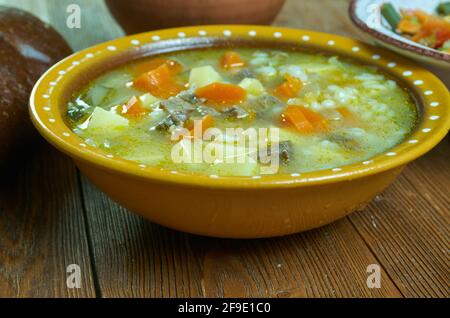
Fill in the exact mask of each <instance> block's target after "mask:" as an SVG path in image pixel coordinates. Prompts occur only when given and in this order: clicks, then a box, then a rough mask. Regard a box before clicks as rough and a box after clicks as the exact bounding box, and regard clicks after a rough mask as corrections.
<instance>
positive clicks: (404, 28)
mask: <svg viewBox="0 0 450 318" xmlns="http://www.w3.org/2000/svg"><path fill="white" fill-rule="evenodd" d="M420 28H421V26H420V24H418V23H414V22H413V21H411V20H410V19H405V18H404V19H402V20H400V22H399V23H398V25H397V31H399V33H400V32H401V33H407V34H416V33H417V32H419V31H420Z"/></svg>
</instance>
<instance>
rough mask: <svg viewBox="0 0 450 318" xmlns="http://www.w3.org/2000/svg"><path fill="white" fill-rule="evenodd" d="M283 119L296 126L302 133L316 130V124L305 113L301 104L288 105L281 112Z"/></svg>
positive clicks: (284, 121)
mask: <svg viewBox="0 0 450 318" xmlns="http://www.w3.org/2000/svg"><path fill="white" fill-rule="evenodd" d="M281 121H282V122H283V123H285V124H287V125H289V126H292V127H294V128H295V129H296V130H297V131H298V132H301V133H312V132H314V126H313V125H312V124H311V123H310V122H309V120H308V119H307V118H306V116H305V114H303V111H302V107H300V106H288V107H286V109H285V110H284V111H283V113H282V114H281Z"/></svg>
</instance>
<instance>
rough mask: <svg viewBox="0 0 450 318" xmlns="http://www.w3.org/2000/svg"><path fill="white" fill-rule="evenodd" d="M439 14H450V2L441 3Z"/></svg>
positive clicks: (438, 9)
mask: <svg viewBox="0 0 450 318" xmlns="http://www.w3.org/2000/svg"><path fill="white" fill-rule="evenodd" d="M437 12H438V13H440V14H442V15H448V14H450V2H441V3H440V4H439V5H438V7H437Z"/></svg>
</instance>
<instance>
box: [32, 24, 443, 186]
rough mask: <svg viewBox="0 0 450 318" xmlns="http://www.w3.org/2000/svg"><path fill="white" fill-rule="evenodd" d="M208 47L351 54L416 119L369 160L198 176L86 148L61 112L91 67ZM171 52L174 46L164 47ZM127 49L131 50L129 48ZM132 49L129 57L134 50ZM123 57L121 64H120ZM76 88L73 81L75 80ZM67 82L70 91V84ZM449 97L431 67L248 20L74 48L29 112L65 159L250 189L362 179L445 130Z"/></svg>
mask: <svg viewBox="0 0 450 318" xmlns="http://www.w3.org/2000/svg"><path fill="white" fill-rule="evenodd" d="M201 38H203V41H206V42H207V43H210V44H213V43H214V39H216V40H217V39H220V40H226V41H230V40H231V41H239V40H254V39H256V41H257V42H258V41H269V42H271V43H274V45H275V46H278V45H279V46H286V45H295V46H296V47H301V48H304V49H311V50H320V51H321V52H323V53H327V54H336V55H339V56H346V57H350V58H351V59H352V60H353V61H360V62H363V63H364V64H369V65H375V66H377V67H379V68H380V69H381V70H382V71H383V72H384V73H387V74H388V75H390V76H392V77H393V78H394V79H396V80H397V81H398V82H399V83H400V85H402V86H404V87H406V88H407V89H408V91H409V92H410V93H411V94H412V95H413V96H414V97H415V99H416V102H417V105H418V107H420V108H421V109H419V112H420V113H421V114H420V113H419V117H420V118H419V122H418V123H417V125H416V128H415V130H414V131H413V132H412V133H411V134H410V135H409V136H408V137H407V138H406V139H405V140H404V141H403V142H402V143H400V144H398V145H397V146H395V147H393V148H391V149H388V150H387V151H385V152H382V153H380V154H378V155H376V156H374V157H371V158H370V159H368V160H366V161H363V162H357V163H353V164H349V165H345V166H341V167H337V168H334V169H326V170H320V171H313V172H305V173H298V174H296V173H292V174H276V175H261V176H249V177H222V176H216V175H205V174H200V173H191V172H182V171H175V172H174V171H170V170H166V169H162V168H159V167H158V166H142V165H140V164H139V163H137V162H134V161H129V160H125V159H122V158H119V157H114V156H112V155H111V154H108V153H106V152H105V151H103V150H101V149H99V148H96V147H92V146H90V145H87V144H86V143H85V141H84V140H83V139H81V138H80V137H78V136H77V135H75V134H74V133H73V132H72V131H71V130H70V128H69V127H68V126H67V125H66V123H65V120H64V115H63V114H62V112H61V111H62V110H63V109H65V108H66V105H65V104H63V103H64V102H63V101H67V100H68V98H69V97H70V95H71V94H72V93H74V92H75V91H76V89H74V86H75V83H76V82H78V83H81V82H82V81H87V80H89V79H90V78H92V77H89V76H86V74H88V73H89V72H92V70H93V69H95V68H97V69H98V68H99V66H101V65H103V66H105V64H107V63H106V62H105V61H112V60H115V61H116V62H117V63H119V64H120V63H121V58H123V57H125V56H128V58H125V60H127V61H130V58H129V57H130V56H135V57H138V56H139V57H141V56H145V55H148V54H149V52H148V48H149V47H152V45H156V44H155V43H157V44H161V45H164V44H165V43H167V42H165V41H173V43H175V44H178V45H179V48H180V49H183V48H184V49H186V46H185V45H184V44H183V43H184V42H185V41H186V40H190V41H193V40H194V39H201ZM170 51H171V52H172V51H174V50H173V48H172V49H171V50H170ZM130 52H131V53H130ZM133 54H134V55H133ZM122 62H123V61H122ZM79 85H80V84H79ZM71 87H72V88H71ZM449 101H450V98H449V92H448V90H447V88H446V87H445V86H444V85H443V84H442V83H441V82H440V80H439V79H437V78H436V77H435V76H434V75H433V74H431V73H430V72H428V71H426V70H424V69H422V68H420V67H418V66H416V65H415V64H413V63H411V62H410V61H408V60H406V59H404V58H402V57H399V56H398V55H395V54H393V53H391V52H389V51H386V50H384V49H380V48H375V47H373V46H371V45H368V44H365V43H363V42H360V41H356V40H353V39H350V38H345V37H342V36H338V35H332V34H327V33H321V32H315V31H309V30H301V29H289V28H282V27H268V26H254V25H210V26H194V27H182V28H171V29H164V30H156V31H151V32H145V33H140V34H135V35H130V36H127V37H123V38H120V39H115V40H112V41H109V42H105V43H101V44H98V45H95V46H93V47H90V48H87V49H85V50H82V51H80V52H77V53H74V54H72V55H71V56H69V57H67V58H65V59H64V60H62V61H60V62H58V63H57V64H55V65H54V66H52V67H51V68H50V69H49V70H48V71H47V72H46V73H45V74H44V75H42V77H41V78H40V79H39V81H38V82H37V83H36V85H35V87H34V88H33V91H32V94H31V97H30V108H29V111H30V115H31V118H32V121H33V123H34V125H35V127H36V128H37V129H38V131H39V132H40V133H41V135H43V136H44V138H46V139H47V140H48V141H49V142H50V143H51V144H53V145H54V146H55V147H56V148H58V149H59V150H61V151H62V152H64V153H66V154H68V155H69V156H71V157H72V158H74V159H76V160H78V161H82V162H85V163H88V164H89V165H94V166H95V167H97V168H99V169H102V170H107V171H110V172H111V171H113V172H116V173H121V174H124V175H127V176H134V177H137V178H144V179H146V180H152V181H155V182H160V183H166V184H179V185H184V186H198V187H207V188H228V189H242V190H244V189H254V188H285V187H298V186H311V185H319V184H330V183H335V182H340V181H348V180H352V179H356V178H361V177H365V176H369V175H373V174H376V173H381V172H383V171H386V170H390V169H394V168H396V167H400V166H402V165H404V164H406V163H408V162H410V161H412V160H414V159H415V158H417V157H419V156H420V155H422V154H424V153H425V152H427V151H429V150H430V149H431V148H433V147H434V146H435V145H436V144H437V143H438V142H439V141H440V140H441V139H442V138H443V137H444V136H445V135H446V134H447V132H448V130H449V127H450V105H449V104H450V102H449Z"/></svg>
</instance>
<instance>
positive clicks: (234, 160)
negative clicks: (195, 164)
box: [211, 143, 258, 176]
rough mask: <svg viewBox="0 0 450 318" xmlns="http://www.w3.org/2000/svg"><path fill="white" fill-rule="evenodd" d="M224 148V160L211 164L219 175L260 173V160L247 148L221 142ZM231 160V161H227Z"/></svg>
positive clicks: (221, 146) (212, 168) (220, 145)
mask: <svg viewBox="0 0 450 318" xmlns="http://www.w3.org/2000/svg"><path fill="white" fill-rule="evenodd" d="M219 147H220V148H221V149H222V153H223V160H222V161H218V162H216V163H215V164H213V165H212V166H211V170H212V171H214V173H217V174H218V175H228V176H230V175H231V176H252V175H255V174H258V162H257V160H254V159H256V156H255V158H252V155H251V154H249V153H248V149H247V148H242V147H239V146H236V145H231V144H222V143H220V144H219ZM227 160H230V161H231V162H227Z"/></svg>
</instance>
